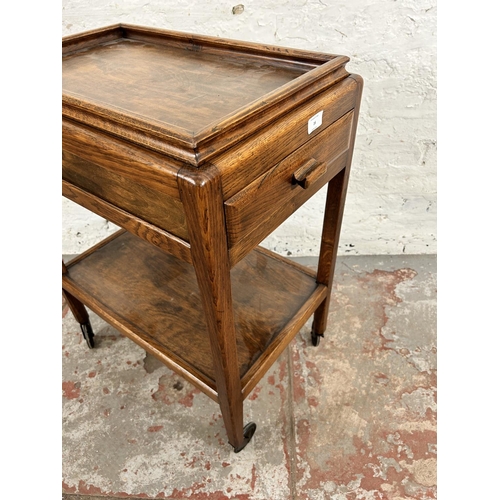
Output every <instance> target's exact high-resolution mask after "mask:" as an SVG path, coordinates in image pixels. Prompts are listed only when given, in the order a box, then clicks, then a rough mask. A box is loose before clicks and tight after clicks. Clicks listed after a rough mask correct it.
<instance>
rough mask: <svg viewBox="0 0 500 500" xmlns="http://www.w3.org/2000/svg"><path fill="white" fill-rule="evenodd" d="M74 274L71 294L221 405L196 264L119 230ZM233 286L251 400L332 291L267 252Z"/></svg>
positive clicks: (247, 261) (246, 265)
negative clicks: (267, 372)
mask: <svg viewBox="0 0 500 500" xmlns="http://www.w3.org/2000/svg"><path fill="white" fill-rule="evenodd" d="M67 269H68V272H67V274H65V275H63V286H64V288H65V289H67V290H68V291H69V292H70V293H71V294H73V295H74V296H75V297H76V298H78V299H80V300H82V301H83V302H84V303H85V304H87V305H88V306H89V307H90V308H91V309H93V310H94V311H95V312H96V313H97V314H99V315H100V316H102V317H103V318H104V319H105V320H106V321H108V322H109V323H110V324H112V325H114V326H115V327H116V328H118V329H119V330H120V331H121V332H122V333H123V334H124V335H126V336H128V337H130V338H132V339H133V340H134V341H135V342H137V343H138V344H139V345H141V346H142V347H144V348H145V349H147V350H149V351H150V352H152V353H153V354H154V355H156V356H157V357H159V358H160V359H161V360H162V361H163V362H164V363H165V364H166V365H167V366H169V367H170V368H172V369H173V370H175V371H177V372H178V373H179V374H181V375H183V376H184V377H185V378H187V379H188V380H189V381H190V382H192V383H193V384H194V385H196V386H197V387H199V388H200V389H201V390H203V392H205V393H206V394H208V395H209V396H210V397H212V398H213V399H215V400H217V392H216V386H215V373H214V367H213V358H212V352H211V348H210V341H209V336H208V332H207V327H206V321H205V317H204V312H203V307H202V304H201V299H200V292H199V288H198V284H197V281H196V276H195V273H194V269H193V267H192V266H191V265H190V264H188V263H186V262H183V261H181V260H179V259H177V258H175V257H173V256H169V255H166V254H165V253H164V252H162V251H161V250H158V249H157V248H156V247H154V246H153V245H150V244H149V243H147V242H145V241H143V240H142V239H140V238H138V237H136V236H134V235H132V234H130V233H127V232H124V231H118V232H117V233H115V234H114V235H113V236H112V237H111V238H108V239H107V240H104V241H103V242H101V243H99V244H98V245H96V246H95V247H93V248H92V249H90V250H89V251H87V252H85V253H84V254H82V255H81V256H79V257H77V258H75V259H73V260H72V261H71V262H69V263H68V264H67ZM231 285H232V295H233V308H234V319H235V326H236V342H237V349H238V362H239V374H240V377H241V379H242V392H243V394H244V397H245V396H247V395H248V394H249V392H250V391H251V389H252V388H253V387H254V386H255V384H256V383H257V381H258V379H259V378H260V376H261V375H262V370H266V369H267V367H269V366H270V364H271V363H272V362H274V360H275V359H276V358H277V357H278V356H279V354H280V353H281V352H282V351H283V349H284V348H285V347H286V345H287V344H288V342H289V340H290V339H291V338H292V337H293V336H294V335H295V334H296V333H297V331H298V330H299V329H300V328H301V327H302V326H303V324H304V323H305V321H306V320H307V318H308V317H309V316H310V314H311V313H312V311H314V309H315V308H316V307H317V306H318V304H319V303H320V302H321V301H322V300H323V299H324V297H325V295H326V287H325V286H323V285H318V284H317V283H316V279H315V274H314V272H312V271H311V270H309V269H307V268H305V267H303V266H300V265H298V264H296V263H293V262H291V261H288V260H287V259H284V258H282V257H280V256H278V255H275V254H273V253H272V252H270V251H268V250H265V249H263V248H260V247H259V248H257V249H255V250H254V251H252V252H251V253H250V254H248V255H247V256H246V257H245V258H244V259H243V260H242V261H241V262H239V263H238V264H237V265H236V266H235V267H234V268H233V269H232V270H231ZM259 372H260V373H259Z"/></svg>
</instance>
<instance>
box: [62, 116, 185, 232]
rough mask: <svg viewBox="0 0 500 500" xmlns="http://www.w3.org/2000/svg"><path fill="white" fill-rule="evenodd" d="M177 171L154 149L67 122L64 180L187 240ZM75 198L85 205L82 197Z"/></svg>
mask: <svg viewBox="0 0 500 500" xmlns="http://www.w3.org/2000/svg"><path fill="white" fill-rule="evenodd" d="M178 169H179V165H177V164H176V163H175V161H171V160H168V161H166V159H165V157H163V156H160V155H158V154H156V153H154V152H151V151H145V150H141V148H138V147H136V146H133V145H129V144H127V143H126V142H124V141H121V140H119V139H116V138H113V137H111V136H108V135H106V134H96V133H95V131H92V130H90V129H89V128H87V127H85V126H84V125H81V124H76V123H74V122H70V121H68V120H64V121H63V157H62V177H63V179H64V180H65V181H67V182H69V183H70V184H72V185H74V186H77V187H78V188H81V189H82V190H83V191H85V192H86V193H90V194H91V195H93V196H95V197H97V198H99V199H100V200H104V201H105V202H107V203H109V204H110V205H112V206H113V207H117V208H118V209H121V210H123V211H125V212H126V213H128V214H131V215H133V216H135V217H137V218H138V219H140V220H143V221H145V222H147V223H150V224H152V225H154V226H156V227H158V228H160V229H163V230H164V231H167V232H168V233H170V234H172V235H174V236H177V237H178V238H181V239H182V240H185V241H188V231H187V225H186V220H185V214H184V208H183V206H182V202H181V201H180V198H179V191H178V187H177V172H178ZM75 201H77V202H78V203H80V204H81V205H83V206H85V202H84V200H83V198H82V199H79V200H75ZM86 208H89V209H90V210H93V209H94V207H89V206H87V207H86ZM108 218H109V217H108ZM113 222H115V221H113ZM117 223H118V224H119V222H117Z"/></svg>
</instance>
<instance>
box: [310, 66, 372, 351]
mask: <svg viewBox="0 0 500 500" xmlns="http://www.w3.org/2000/svg"><path fill="white" fill-rule="evenodd" d="M349 78H352V79H353V80H355V81H356V83H357V84H358V94H357V97H356V105H355V108H354V110H355V111H354V118H353V123H352V126H351V136H350V139H349V155H348V157H347V163H346V166H345V168H344V169H343V170H341V171H340V172H339V173H338V174H337V175H336V176H335V177H334V178H333V179H332V180H331V181H330V182H329V183H328V194H327V197H326V205H325V217H324V222H323V234H322V235H321V248H320V253H319V263H318V276H317V281H318V283H321V284H322V285H325V286H326V287H327V289H328V292H327V296H326V298H325V300H324V301H323V302H322V303H321V304H320V305H319V307H318V308H317V309H316V311H315V313H314V320H313V324H312V330H311V341H312V344H313V345H314V346H317V345H319V341H320V338H321V337H323V336H324V333H325V330H326V324H327V321H328V310H329V307H330V297H331V294H332V282H333V275H334V273H335V261H336V260H337V250H338V246H339V239H340V228H341V225H342V216H343V214H344V204H345V198H346V194H347V183H348V181H349V173H350V170H351V162H352V155H353V151H354V140H355V138H356V129H357V124H358V116H359V108H360V103H361V95H362V91H363V79H362V78H361V77H360V76H358V75H351V76H350V77H349Z"/></svg>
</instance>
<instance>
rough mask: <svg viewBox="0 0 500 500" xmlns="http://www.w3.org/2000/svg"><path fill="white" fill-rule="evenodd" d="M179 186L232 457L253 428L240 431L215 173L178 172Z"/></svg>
mask: <svg viewBox="0 0 500 500" xmlns="http://www.w3.org/2000/svg"><path fill="white" fill-rule="evenodd" d="M178 184H179V191H180V196H181V200H182V203H183V205H184V209H185V211H186V220H187V223H188V230H189V237H190V244H191V254H192V260H193V266H194V269H195V272H196V277H197V280H198V285H199V287H200V294H201V299H202V302H203V308H204V311H205V316H206V320H207V327H208V332H209V335H210V345H211V349H212V356H213V361H214V369H215V382H216V386H217V394H218V399H219V404H220V408H221V412H222V417H223V419H224V424H225V427H226V432H227V435H228V439H229V443H230V444H231V445H232V446H233V447H234V451H235V452H236V453H237V452H239V451H241V450H242V449H243V448H244V447H245V446H246V445H247V443H248V442H249V441H250V439H251V438H252V436H253V434H254V432H255V429H256V425H255V424H254V423H252V422H251V423H250V424H248V425H246V426H245V428H243V395H242V391H241V380H240V375H239V368H238V357H237V350H236V334H235V327H234V318H233V308H232V297H231V278H230V265H229V252H228V247H227V236H226V227H225V220H224V204H223V203H224V202H223V198H222V185H221V180H220V174H219V172H218V171H217V169H215V168H211V169H206V170H203V171H200V170H197V171H195V170H194V169H193V170H188V169H181V170H180V171H179V174H178Z"/></svg>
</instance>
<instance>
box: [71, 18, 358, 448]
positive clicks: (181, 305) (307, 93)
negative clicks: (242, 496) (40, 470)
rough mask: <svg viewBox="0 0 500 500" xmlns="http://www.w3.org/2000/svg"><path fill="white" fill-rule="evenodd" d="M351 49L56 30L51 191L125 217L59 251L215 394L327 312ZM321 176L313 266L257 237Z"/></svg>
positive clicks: (117, 30) (76, 275)
mask: <svg viewBox="0 0 500 500" xmlns="http://www.w3.org/2000/svg"><path fill="white" fill-rule="evenodd" d="M348 60H349V59H348V58H347V57H345V56H339V55H330V54H323V53H318V52H308V51H304V50H296V49H288V48H284V47H276V46H268V45H260V44H254V43H246V42H239V41H238V42H237V41H233V40H226V39H221V38H215V37H208V36H199V35H192V34H187V33H180V32H172V31H166V30H160V29H152V28H145V27H139V26H130V25H123V24H120V25H114V26H109V27H106V28H102V29H97V30H93V31H89V32H85V33H81V34H77V35H72V36H68V37H65V38H64V39H63V62H62V68H63V97H62V128H63V131H62V144H63V161H62V165H63V168H62V176H63V184H62V191H63V195H64V196H65V197H67V198H69V199H70V200H73V201H74V202H76V203H78V204H80V205H82V206H83V207H85V208H87V209H89V210H91V211H92V212H94V213H96V214H98V215H100V216H102V217H104V218H106V219H108V220H110V221H112V222H113V223H115V224H117V225H118V226H120V227H121V228H122V229H121V230H119V231H118V232H116V233H115V234H113V235H112V236H111V237H109V238H107V239H105V240H104V241H102V242H100V243H99V244H97V245H95V246H94V247H93V248H91V249H90V250H88V251H86V252H84V253H82V254H81V255H79V256H78V257H76V258H75V259H73V260H72V261H70V262H68V263H66V265H64V264H63V277H62V285H63V291H64V295H65V297H66V299H67V302H68V304H69V306H70V308H71V311H72V312H73V314H74V316H75V318H76V320H77V321H78V322H79V323H80V325H81V327H82V332H83V334H84V337H85V339H86V340H87V343H88V345H89V347H93V345H94V332H93V331H92V327H91V325H90V322H89V316H88V313H87V311H86V308H85V306H87V307H89V308H90V309H92V310H93V311H94V312H95V313H96V314H98V315H99V316H101V317H102V318H103V319H104V320H106V321H107V322H108V323H109V324H111V325H113V326H114V327H116V328H117V329H118V330H119V331H120V332H121V333H122V334H124V335H126V336H127V337H129V338H130V339H132V340H133V341H134V342H136V343H137V344H139V345H140V346H141V347H143V348H144V349H145V350H147V351H148V352H150V353H151V354H153V355H154V356H156V357H157V358H159V359H160V360H161V361H163V362H164V363H165V364H166V365H167V366H168V367H169V368H171V369H172V370H174V371H175V372H177V373H178V374H179V375H181V376H183V377H184V378H185V379H186V380H188V381H189V382H190V383H192V384H193V385H195V386H196V387H197V388H199V389H200V390H201V391H203V392H204V393H205V394H206V395H208V396H209V397H210V398H212V399H213V400H214V401H216V402H217V403H219V405H220V409H221V412H222V416H223V419H224V424H225V428H226V431H227V436H228V440H229V443H230V444H231V445H232V446H233V447H234V450H235V451H236V452H238V451H240V450H242V449H243V448H244V447H245V446H246V444H247V443H248V442H249V440H250V439H251V437H252V435H253V433H254V431H255V428H256V425H255V424H254V423H249V424H247V425H245V426H244V422H243V401H244V399H245V398H246V397H247V396H248V395H249V393H250V392H251V390H252V389H253V388H254V387H255V385H256V384H257V382H258V381H259V380H260V379H261V378H262V377H263V376H264V374H265V373H266V371H267V370H268V369H269V367H270V366H271V365H272V363H273V362H274V361H275V360H276V359H277V358H278V356H279V355H280V354H281V352H283V350H284V349H285V348H286V346H287V345H288V344H289V342H290V341H291V340H292V339H293V338H294V336H295V335H296V333H297V332H298V331H299V329H300V328H301V327H302V326H303V325H304V324H305V322H306V321H307V319H308V318H309V317H310V316H311V315H313V314H314V321H313V325H312V334H311V339H312V344H313V345H318V343H319V339H320V338H321V337H322V336H323V333H324V331H325V328H326V321H327V315H328V304H329V301H330V292H331V286H332V277H333V272H334V265H335V259H336V254H337V247H338V241H339V233H340V226H341V221H342V214H343V208H344V200H345V196H346V190H347V182H348V178H349V170H350V164H351V158H352V153H353V146H354V137H355V132H356V123H357V116H358V112H359V105H360V98H361V92H362V79H361V78H360V77H359V76H357V75H352V74H350V73H349V72H348V71H346V69H345V65H346V63H347V62H348ZM327 183H328V194H327V201H326V208H325V216H324V225H323V234H322V240H321V252H320V258H319V264H318V269H317V272H312V271H311V270H310V269H307V268H305V267H303V266H301V265H298V264H297V263H294V262H291V261H289V260H288V259H286V258H283V257H281V256H279V255H276V254H274V253H273V252H270V251H268V250H266V249H264V248H262V247H260V246H259V243H260V242H261V241H262V240H263V239H264V238H265V237H266V236H268V235H269V234H270V233H271V232H272V231H273V230H274V229H276V228H277V227H278V226H279V225H280V224H281V223H282V222H283V221H285V220H286V219H287V218H288V217H289V216H290V215H291V214H292V213H293V212H294V211H295V210H296V209H297V208H299V207H300V206H301V205H302V204H303V203H305V202H306V201H307V200H308V199H309V198H310V197H311V196H313V195H314V194H315V193H316V192H317V191H318V190H319V189H320V188H321V187H322V186H324V185H325V184H327Z"/></svg>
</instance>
